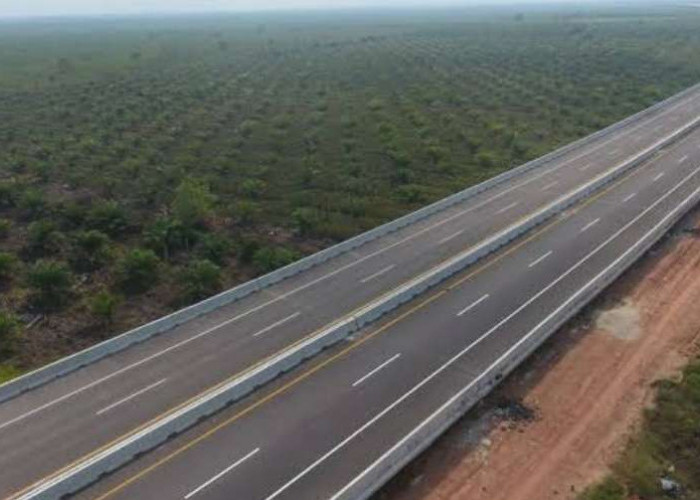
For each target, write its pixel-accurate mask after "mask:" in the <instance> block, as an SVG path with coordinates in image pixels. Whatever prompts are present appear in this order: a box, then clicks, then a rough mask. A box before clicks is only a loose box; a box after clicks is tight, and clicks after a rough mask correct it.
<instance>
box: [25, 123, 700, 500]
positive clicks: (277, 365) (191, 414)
mask: <svg viewBox="0 0 700 500" xmlns="http://www.w3.org/2000/svg"><path fill="white" fill-rule="evenodd" d="M698 125H700V118H697V119H696V120H694V121H692V122H690V123H688V124H686V125H685V126H684V127H681V128H679V129H677V130H676V131H674V132H673V133H671V134H669V135H668V136H666V137H664V138H662V139H661V140H659V141H657V142H656V143H655V144H654V145H652V146H650V147H649V148H647V149H645V150H644V151H641V152H640V153H638V154H637V155H636V156H634V157H633V158H631V159H629V160H627V161H625V162H623V163H620V164H618V165H616V166H615V167H613V168H612V169H611V170H610V171H608V172H606V173H603V174H601V175H599V176H598V177H596V178H595V179H593V180H591V181H590V182H588V183H587V184H585V185H583V186H581V187H579V188H578V189H576V190H574V191H572V192H571V193H568V194H566V195H564V196H562V197H560V198H559V199H558V200H555V201H554V202H552V203H551V204H549V205H547V206H545V207H543V208H541V209H540V210H538V211H537V212H535V213H533V214H532V215H530V216H529V217H527V218H526V219H524V220H522V221H520V222H519V223H517V224H514V225H512V226H510V227H508V228H506V229H504V230H503V231H501V232H499V233H498V234H496V235H494V236H492V237H490V238H488V239H487V240H485V241H484V242H482V243H480V244H479V245H476V246H475V247H472V248H470V249H467V250H465V251H464V252H462V253H460V254H458V255H456V256H454V257H452V258H450V259H448V260H446V261H445V262H443V263H442V264H440V265H438V266H436V267H434V268H433V269H431V270H430V271H427V272H425V273H423V274H422V275H420V276H418V277H416V278H414V279H412V280H410V281H408V282H406V283H405V284H403V285H401V286H399V287H397V288H395V289H394V290H392V291H391V292H388V293H387V294H384V295H383V296H381V297H379V298H378V299H376V300H374V301H373V302H371V303H370V304H368V305H367V306H365V307H364V308H362V309H360V310H359V311H356V312H355V313H354V314H353V315H351V316H348V317H345V318H342V319H340V320H338V321H337V322H335V323H333V324H331V325H329V326H327V327H326V328H325V329H323V330H321V331H319V332H317V333H316V334H314V335H313V336H310V337H309V338H307V339H305V340H303V341H302V342H299V343H298V344H296V345H294V346H293V347H291V348H289V349H287V350H286V351H284V352H281V353H279V354H277V355H276V356H274V357H271V358H269V359H267V360H264V361H263V362H261V363H260V364H258V365H256V366H254V367H252V368H251V369H249V370H248V371H247V372H246V373H244V374H243V375H241V376H237V377H236V378H234V379H231V380H229V381H225V382H222V383H221V384H219V385H218V386H216V387H214V388H212V389H210V390H208V391H207V392H205V393H204V394H202V395H201V396H200V397H198V398H196V399H195V400H193V401H191V402H189V403H187V404H186V405H184V406H182V407H180V408H178V409H176V410H174V411H172V412H171V413H169V414H167V415H165V416H164V417H162V418H160V419H158V420H157V421H156V422H154V423H151V424H149V425H148V426H146V427H144V428H142V429H140V430H139V431H137V432H135V433H133V434H131V435H129V436H126V437H124V438H123V439H121V440H120V441H119V442H117V443H116V444H114V445H112V446H109V447H107V448H106V449H104V450H102V451H99V452H98V453H96V454H94V455H91V456H89V457H86V458H84V459H83V460H81V461H80V462H79V463H78V464H76V465H74V466H73V467H71V468H69V469H67V470H65V471H62V472H60V473H58V474H57V475H55V476H53V477H51V478H49V479H46V480H44V481H43V482H42V483H40V484H39V485H36V486H35V487H34V488H32V489H30V490H29V491H27V492H26V493H24V494H23V495H21V496H18V497H17V498H20V499H44V498H46V499H48V498H58V497H61V496H63V495H67V494H70V493H73V492H75V491H77V490H79V489H81V488H83V487H85V486H86V485H88V484H90V483H92V482H94V481H95V480H97V479H99V477H100V476H101V475H103V474H106V473H108V472H110V471H112V470H114V469H116V468H117V467H120V466H121V465H123V464H125V463H127V462H129V461H131V460H132V459H133V458H134V457H136V456H137V455H139V454H141V453H144V452H145V451H148V450H150V449H152V448H154V447H156V446H158V445H159V444H161V443H163V442H164V441H166V440H167V439H168V438H169V437H170V436H172V435H174V434H177V433H179V432H182V431H183V430H185V429H187V428H189V427H191V426H192V425H194V424H196V423H197V422H198V421H200V420H201V419H203V418H205V417H207V416H210V415H212V414H214V413H216V412H218V411H219V410H221V409H222V408H224V407H225V406H227V405H228V404H230V403H232V402H234V401H237V400H239V399H241V398H242V397H244V396H245V395H247V394H249V393H250V392H252V391H253V390H255V389H256V388H257V387H259V386H261V385H263V384H265V383H267V382H269V381H270V380H272V379H274V378H276V377H277V376H279V375H280V374H282V373H284V372H286V371H288V370H290V369H291V368H293V367H295V366H297V365H299V364H300V363H302V362H303V361H304V360H306V359H308V358H310V357H312V356H314V355H316V354H317V353H319V352H320V351H322V350H323V349H325V348H327V347H329V346H331V345H333V344H335V343H337V342H338V341H340V340H342V339H343V338H346V337H347V336H348V335H350V334H351V333H353V332H355V331H357V330H358V329H360V328H362V327H363V326H365V325H367V324H369V323H371V322H373V321H376V319H378V318H379V317H381V316H382V315H384V314H386V313H388V312H390V311H392V310H394V309H396V308H397V307H399V306H400V305H401V304H404V303H406V302H408V301H409V300H411V299H413V298H414V297H415V296H417V295H419V294H421V293H423V292H424V291H425V290H427V289H428V288H430V287H432V286H435V285H436V284H438V283H440V282H442V281H444V280H445V279H447V278H449V277H451V276H453V275H454V274H456V273H458V272H459V271H461V270H463V269H464V268H466V267H467V266H469V265H471V264H473V263H474V262H476V261H477V260H479V259H481V258H483V257H484V256H486V255H489V254H490V253H493V252H495V251H496V250H498V249H499V248H501V247H503V246H504V245H506V244H508V243H509V242H510V241H512V240H513V239H515V238H517V237H518V236H520V235H522V234H523V233H526V232H527V231H529V230H530V229H532V228H533V227H535V226H537V225H539V224H541V223H542V222H544V221H546V220H548V219H550V218H551V217H553V216H555V215H557V214H560V213H561V212H562V211H564V210H566V209H567V208H569V207H571V206H572V205H574V204H575V203H577V202H579V201H581V200H583V199H585V198H587V197H588V196H590V195H591V194H592V193H594V192H596V191H598V190H600V189H601V188H602V187H604V186H606V185H607V184H609V183H610V182H612V181H614V180H615V179H617V178H619V177H620V176H621V175H623V174H624V173H625V172H627V171H629V170H630V169H631V168H633V167H635V166H636V165H638V164H640V163H642V162H644V161H646V160H648V159H650V158H651V157H652V156H654V155H655V154H656V153H657V152H658V151H659V150H660V149H661V148H663V147H664V146H667V145H668V144H671V143H672V142H674V141H676V140H678V139H679V138H680V137H682V136H683V135H685V134H688V133H689V132H690V131H691V130H693V129H694V128H696V127H697V126H698Z"/></svg>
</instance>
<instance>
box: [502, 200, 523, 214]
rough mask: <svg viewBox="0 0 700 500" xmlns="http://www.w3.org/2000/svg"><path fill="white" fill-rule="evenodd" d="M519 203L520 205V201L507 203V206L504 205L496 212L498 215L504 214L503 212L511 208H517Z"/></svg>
mask: <svg viewBox="0 0 700 500" xmlns="http://www.w3.org/2000/svg"><path fill="white" fill-rule="evenodd" d="M518 205H520V202H519V201H514V202H513V203H511V204H510V205H506V206H505V207H503V208H502V209H500V210H499V211H498V212H496V214H497V215H498V214H502V213H503V212H507V211H508V210H510V209H511V208H515V207H517V206H518Z"/></svg>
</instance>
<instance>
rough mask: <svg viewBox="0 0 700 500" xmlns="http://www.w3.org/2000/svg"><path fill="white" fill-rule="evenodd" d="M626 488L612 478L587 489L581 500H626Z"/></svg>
mask: <svg viewBox="0 0 700 500" xmlns="http://www.w3.org/2000/svg"><path fill="white" fill-rule="evenodd" d="M626 498H627V495H626V492H625V488H624V486H622V485H621V484H620V483H618V482H617V481H616V480H615V479H613V478H612V477H608V478H607V479H605V480H604V481H603V482H601V483H600V484H597V485H595V486H593V487H590V488H587V489H586V490H585V491H584V492H583V494H582V495H581V500H625V499H626Z"/></svg>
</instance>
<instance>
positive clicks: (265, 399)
mask: <svg viewBox="0 0 700 500" xmlns="http://www.w3.org/2000/svg"><path fill="white" fill-rule="evenodd" d="M650 164H651V162H649V163H646V164H644V165H642V166H641V167H640V168H639V169H637V170H634V171H632V172H628V173H626V174H625V175H623V176H622V177H621V178H620V179H618V180H616V181H614V182H613V183H611V184H610V185H609V186H607V187H605V188H604V189H603V190H602V191H600V192H599V193H597V194H596V195H594V196H592V197H591V198H589V199H587V200H586V201H585V202H582V203H581V204H580V205H577V206H576V207H575V208H574V209H571V210H570V211H569V213H568V214H567V216H566V217H564V218H560V219H557V220H554V221H551V222H549V223H547V224H546V225H544V226H543V227H541V228H540V229H538V230H537V231H535V232H534V233H533V234H531V235H530V236H528V237H527V238H525V239H524V240H522V241H520V242H518V243H517V244H516V245H514V246H512V247H510V248H508V250H506V251H504V252H501V253H499V254H497V255H495V256H494V257H493V258H489V259H488V260H487V262H485V263H483V264H481V265H480V266H478V267H477V268H476V269H475V270H473V271H472V272H470V273H469V274H467V275H466V276H464V277H462V278H460V279H459V280H458V281H456V282H454V283H452V284H450V285H448V286H446V287H445V288H443V289H442V290H440V291H438V292H436V293H434V295H431V296H430V297H428V298H427V299H425V300H423V301H422V302H420V303H419V304H417V305H415V306H414V307H412V308H411V309H409V310H408V311H406V312H404V313H402V314H401V315H399V316H398V317H396V318H394V319H393V320H391V321H390V322H388V323H386V324H384V325H382V326H381V327H379V328H378V329H377V330H375V331H373V332H372V333H370V334H368V335H366V336H365V337H363V338H362V339H360V340H358V341H357V342H356V343H354V344H353V345H351V346H348V347H346V348H345V349H343V350H342V351H340V352H339V353H337V354H335V355H334V356H332V357H330V358H328V359H327V360H325V361H323V362H321V363H319V364H318V365H316V366H314V367H312V368H310V369H309V370H307V371H306V372H304V373H302V374H301V375H299V376H298V377H297V378H295V379H293V380H291V381H290V382H288V383H286V384H285V385H283V386H282V387H280V388H278V389H277V390H275V391H273V392H271V393H270V394H268V395H267V396H265V397H263V398H261V399H260V400H258V401H256V402H255V403H253V404H251V405H250V406H248V407H246V408H244V409H242V410H241V411H240V412H238V413H237V414H235V415H233V416H231V417H230V418H229V419H227V420H225V421H223V422H221V423H220V424H217V425H216V426H215V427H213V428H211V429H209V430H208V431H207V432H205V433H204V434H201V435H199V436H197V437H195V438H193V439H192V440H191V441H189V442H187V443H186V444H184V445H183V446H181V447H180V448H178V449H176V450H174V451H173V452H171V453H170V454H168V455H166V456H165V457H163V458H161V459H160V460H158V461H157V462H154V463H153V464H151V465H150V466H148V467H146V468H145V469H142V470H141V471H139V472H138V473H137V474H134V475H133V476H131V477H129V478H128V479H126V480H124V481H123V482H121V483H120V484H118V485H117V486H115V487H114V488H112V489H111V490H109V491H107V492H106V493H104V494H103V495H101V496H99V497H97V498H96V499H95V500H105V499H107V498H109V497H111V496H113V495H115V494H116V493H119V492H120V491H122V490H123V489H124V488H126V487H128V486H129V485H131V484H133V483H134V482H136V481H138V480H139V479H141V478H142V477H144V476H146V475H148V474H149V473H151V472H152V471H154V470H155V469H157V468H159V467H160V466H162V465H164V464H166V463H167V462H169V461H171V460H172V459H173V458H175V457H177V456H179V455H181V454H182V453H184V452H186V451H187V450H189V449H191V448H192V447H194V446H195V445H197V444H199V443H201V442H202V441H204V440H205V439H207V438H208V437H210V436H212V435H213V434H215V433H217V432H218V431H220V430H221V429H223V428H225V427H228V426H229V425H231V424H233V423H235V422H236V421H238V420H240V419H241V418H242V417H244V416H245V415H247V414H249V413H250V412H252V411H253V410H255V409H257V408H259V407H260V406H262V405H264V404H265V403H267V402H269V401H271V400H272V399H274V398H276V397H277V396H280V395H281V394H283V393H285V392H287V391H289V390H290V389H291V388H292V387H294V386H296V385H298V384H299V383H300V382H302V381H303V380H305V379H306V378H308V377H310V376H311V375H313V374H314V373H317V372H318V371H320V370H321V369H322V368H324V367H326V366H327V365H329V364H330V363H332V362H335V361H336V360H338V359H340V358H342V357H344V356H345V355H347V354H348V353H349V352H351V351H353V350H355V349H356V348H358V347H360V346H361V345H363V344H364V343H366V342H368V341H369V340H371V339H373V338H374V337H376V336H378V335H379V334H381V333H383V332H385V331H386V330H388V329H389V328H391V327H392V326H394V325H396V324H397V323H399V322H401V321H403V320H404V319H406V318H407V317H408V316H412V315H413V314H414V313H415V312H417V311H419V310H420V309H423V308H424V307H425V306H427V305H429V304H430V303H432V302H433V301H435V300H437V299H438V298H440V297H442V296H443V295H445V294H446V293H448V292H449V291H452V290H454V289H455V288H457V287H458V286H460V285H461V284H463V283H464V282H465V281H467V280H469V279H471V278H473V277H474V276H476V275H478V274H480V273H482V272H483V271H485V270H486V269H488V268H490V267H492V266H493V265H494V264H496V263H497V262H499V261H501V260H503V259H504V258H505V257H507V256H508V255H510V254H512V253H513V252H515V251H517V250H518V249H520V248H521V247H523V246H524V245H526V244H527V243H529V242H530V241H532V240H534V239H536V238H537V237H539V236H540V235H542V234H543V233H545V232H547V231H549V230H550V229H552V228H553V227H554V226H557V225H559V224H561V223H562V222H564V221H565V220H567V219H569V218H571V217H572V216H573V215H574V214H576V213H577V212H579V211H581V210H582V209H584V208H585V207H587V206H589V205H590V204H591V203H593V202H594V201H596V200H597V199H599V198H600V197H601V196H603V195H604V194H606V193H607V192H609V191H611V190H612V189H614V188H615V187H617V186H618V185H620V184H621V183H622V182H623V181H625V180H628V179H629V178H630V177H633V176H634V175H637V174H638V173H639V172H640V171H641V170H643V169H644V168H646V167H648V166H649V165H650Z"/></svg>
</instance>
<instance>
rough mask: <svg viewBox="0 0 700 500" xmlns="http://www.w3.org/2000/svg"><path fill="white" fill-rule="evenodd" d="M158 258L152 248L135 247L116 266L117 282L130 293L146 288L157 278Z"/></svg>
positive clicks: (140, 291)
mask: <svg viewBox="0 0 700 500" xmlns="http://www.w3.org/2000/svg"><path fill="white" fill-rule="evenodd" d="M159 263H160V260H159V259H158V257H157V256H156V254H155V253H154V252H153V251H152V250H146V249H141V248H135V249H133V250H131V251H130V252H129V253H127V254H126V255H125V256H124V257H123V258H122V259H121V261H120V262H119V264H118V266H117V274H118V276H119V284H120V286H121V288H122V289H123V290H124V291H125V292H126V293H130V294H137V293H142V292H145V291H146V290H148V289H149V288H150V287H151V286H153V284H154V283H156V281H157V280H158V267H159Z"/></svg>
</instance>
